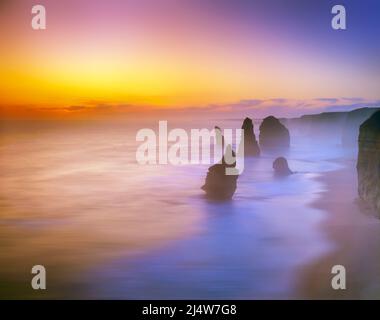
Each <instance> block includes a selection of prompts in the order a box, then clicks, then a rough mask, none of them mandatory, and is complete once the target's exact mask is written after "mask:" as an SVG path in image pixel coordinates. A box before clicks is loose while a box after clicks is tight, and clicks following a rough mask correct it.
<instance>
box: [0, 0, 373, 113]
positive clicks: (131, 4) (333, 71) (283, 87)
mask: <svg viewBox="0 0 380 320" xmlns="http://www.w3.org/2000/svg"><path fill="white" fill-rule="evenodd" d="M36 4H42V5H44V6H45V8H46V12H47V28H46V30H39V31H36V30H33V29H32V28H31V20H32V14H31V8H32V7H33V5H36ZM335 4H343V5H345V8H346V12H347V30H339V31H337V30H333V29H332V27H331V19H332V17H333V15H332V14H331V8H332V7H333V5H335ZM0 23H1V28H0V39H1V41H0V70H1V72H0V111H1V114H0V116H1V117H13V116H14V117H17V116H19V117H32V116H33V115H37V116H48V115H54V116H56V117H61V116H78V117H81V116H86V115H88V114H89V113H93V114H99V115H100V116H104V115H106V114H107V115H109V114H117V115H119V114H120V113H123V114H128V113H139V112H140V113H142V114H147V113H154V112H155V110H166V111H173V112H176V111H178V110H187V111H189V112H192V111H194V110H208V111H212V112H229V111H231V110H232V111H233V110H246V109H249V110H255V108H261V109H263V108H264V109H265V108H272V109H273V108H276V107H278V106H280V107H281V106H284V108H286V110H288V111H289V113H292V110H293V111H294V110H297V112H298V111H299V110H301V111H302V110H303V109H307V108H308V107H309V108H312V109H313V110H314V109H316V110H317V109H318V108H320V109H334V108H335V109H339V108H343V109H344V108H350V107H352V106H358V105H359V106H361V105H363V106H364V105H374V106H376V105H378V104H379V99H380V94H379V92H380V90H379V88H380V85H379V84H380V59H379V57H380V41H379V38H380V1H377V0H351V1H338V2H337V1H331V0H318V1H313V0H310V1H307V0H288V1H281V0H265V1H255V0H251V1H243V0H218V1H215V0H177V1H170V0H165V1H164V0H150V1H148V0H108V1H100V0H99V1H94V0H65V1H54V0H38V1H37V0H0ZM261 109H260V110H261ZM301 111H300V112H301Z"/></svg>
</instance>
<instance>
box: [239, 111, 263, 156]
mask: <svg viewBox="0 0 380 320" xmlns="http://www.w3.org/2000/svg"><path fill="white" fill-rule="evenodd" d="M241 128H242V129H243V130H244V136H243V137H244V141H242V142H241V143H240V146H239V155H242V156H243V154H242V153H243V148H242V144H243V143H244V156H245V157H247V156H248V157H258V156H259V155H260V148H259V144H258V143H257V140H256V136H255V132H254V130H253V123H252V119H250V118H245V119H244V121H243V125H242V127H241Z"/></svg>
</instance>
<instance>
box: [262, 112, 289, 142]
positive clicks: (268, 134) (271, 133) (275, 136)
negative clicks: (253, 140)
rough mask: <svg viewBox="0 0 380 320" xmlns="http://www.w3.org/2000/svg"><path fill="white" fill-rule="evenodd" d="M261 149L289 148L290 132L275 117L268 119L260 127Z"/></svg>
mask: <svg viewBox="0 0 380 320" xmlns="http://www.w3.org/2000/svg"><path fill="white" fill-rule="evenodd" d="M259 139H260V147H261V149H273V148H288V147H289V146H290V135H289V130H288V129H287V128H286V127H285V126H284V125H283V124H282V123H281V122H280V121H279V120H278V119H277V118H275V117H273V116H269V117H266V118H265V119H264V120H263V122H262V123H261V125H260V136H259Z"/></svg>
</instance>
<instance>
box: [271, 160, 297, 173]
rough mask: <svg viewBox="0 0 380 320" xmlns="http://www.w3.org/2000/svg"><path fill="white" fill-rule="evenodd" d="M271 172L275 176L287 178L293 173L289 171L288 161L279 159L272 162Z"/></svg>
mask: <svg viewBox="0 0 380 320" xmlns="http://www.w3.org/2000/svg"><path fill="white" fill-rule="evenodd" d="M273 170H274V174H275V175H276V176H287V175H289V174H292V173H293V172H292V171H291V170H290V169H289V165H288V160H286V159H285V158H284V157H279V158H277V159H276V160H274V161H273Z"/></svg>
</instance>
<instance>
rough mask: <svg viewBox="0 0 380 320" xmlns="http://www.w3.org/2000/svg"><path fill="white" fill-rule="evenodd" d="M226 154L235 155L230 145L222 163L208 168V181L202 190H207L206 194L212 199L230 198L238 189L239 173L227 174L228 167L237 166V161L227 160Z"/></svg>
mask: <svg viewBox="0 0 380 320" xmlns="http://www.w3.org/2000/svg"><path fill="white" fill-rule="evenodd" d="M226 155H232V157H235V152H233V151H232V148H231V146H230V145H228V146H227V148H226V152H225V155H224V156H223V159H222V161H221V163H218V164H215V165H213V166H211V167H210V168H209V169H208V172H207V176H206V182H205V184H204V185H203V186H202V188H201V189H202V190H204V191H205V192H206V196H207V197H208V198H209V199H212V200H230V199H231V198H232V196H233V195H234V193H235V191H236V185H237V179H238V177H239V176H238V175H237V174H236V175H227V174H226V170H227V168H235V167H236V161H234V162H232V163H229V162H231V161H226V160H227V159H226Z"/></svg>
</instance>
